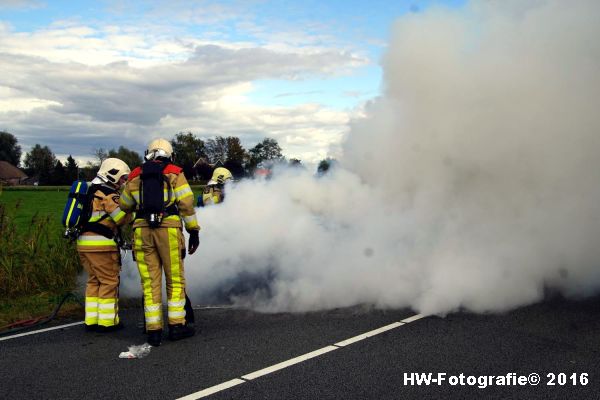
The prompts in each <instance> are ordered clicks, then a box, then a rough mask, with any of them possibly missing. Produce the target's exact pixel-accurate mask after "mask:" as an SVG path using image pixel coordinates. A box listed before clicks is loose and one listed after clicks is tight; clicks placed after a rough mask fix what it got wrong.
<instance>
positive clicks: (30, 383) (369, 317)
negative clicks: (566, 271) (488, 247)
mask: <svg viewBox="0 0 600 400" xmlns="http://www.w3.org/2000/svg"><path fill="white" fill-rule="evenodd" d="M599 305H600V299H598V298H595V299H588V300H585V301H565V300H561V299H556V300H553V301H547V302H544V303H541V304H536V305H532V306H528V307H524V308H521V309H518V310H515V311H513V312H510V313H506V314H502V315H473V314H465V313H458V314H452V315H449V316H447V317H445V318H439V317H427V318H422V319H419V320H416V321H413V322H410V323H407V324H403V325H400V326H396V325H394V327H393V329H390V330H387V331H385V332H383V333H379V334H377V335H374V336H371V337H368V338H365V339H364V340H360V341H357V342H355V343H352V344H348V345H346V346H342V345H339V342H341V341H344V340H346V339H349V338H352V337H355V336H356V335H360V334H363V333H365V332H369V331H372V330H375V329H377V328H381V327H383V326H388V325H390V324H392V323H395V322H399V321H402V320H403V319H405V318H407V317H411V316H413V315H414V314H415V313H414V312H412V311H410V310H385V311H383V310H373V309H371V308H368V307H353V308H347V309H336V310H331V311H324V312H314V313H306V314H260V313H254V312H251V311H248V310H240V309H227V308H222V309H198V310H196V319H197V322H198V323H199V325H201V327H202V332H201V334H199V335H197V336H194V337H193V338H190V339H186V340H182V341H179V342H169V341H168V340H165V341H164V342H163V345H162V346H161V347H159V348H153V349H152V350H151V353H150V354H149V355H148V356H147V357H145V358H142V359H119V358H118V355H119V353H120V352H122V351H126V350H127V349H128V347H129V346H131V345H133V344H142V343H143V342H144V336H143V335H142V334H141V332H140V329H139V328H138V327H137V326H136V325H137V324H138V322H139V321H140V319H141V310H137V309H130V310H125V311H124V312H123V313H122V319H123V320H124V321H125V323H126V324H127V327H126V329H124V330H122V331H119V332H116V333H113V334H104V335H101V334H97V333H86V332H84V331H83V327H82V326H81V325H76V326H73V327H69V328H65V329H59V330H54V331H49V332H44V333H39V334H35V335H30V336H24V337H18V338H13V339H8V340H3V341H0V398H3V399H4V398H6V399H107V398H110V399H137V398H140V399H176V398H180V397H183V396H186V395H190V394H193V393H197V392H198V391H201V390H203V389H206V388H210V387H213V386H215V385H219V384H221V383H223V382H228V381H231V380H232V379H238V380H239V382H240V384H239V385H237V386H234V387H231V388H229V389H226V390H222V391H219V392H217V393H215V394H213V395H211V396H210V397H209V398H211V399H287V398H293V399H399V398H403V399H404V398H408V399H413V398H414V399H422V398H446V399H454V398H457V399H458V398H461V399H462V398H474V397H477V398H528V399H536V398H540V399H542V398H543V399H553V398H556V399H558V398H561V399H563V398H586V399H592V398H600V357H599V350H600V307H599ZM63 322H69V321H63ZM336 343H337V344H338V345H339V346H333V347H331V348H330V349H332V351H329V352H326V353H324V354H321V355H318V356H316V357H314V358H311V359H308V360H305V361H303V362H299V363H297V364H295V365H292V366H289V367H287V368H284V369H280V370H278V371H275V372H272V373H269V374H267V375H264V376H261V377H258V378H256V379H240V378H241V377H244V376H245V377H248V374H250V373H252V372H255V371H259V370H261V369H264V368H266V367H269V366H272V365H275V364H278V363H280V362H283V361H286V360H290V359H293V358H295V357H298V356H301V355H304V354H307V353H310V352H313V351H315V350H318V349H323V348H328V347H327V346H332V345H335V344H336ZM411 373H432V374H433V375H432V377H433V378H437V377H438V373H440V374H443V373H445V374H446V375H443V377H444V381H443V382H441V383H440V384H437V383H435V384H433V383H432V384H430V385H429V386H427V385H425V384H424V383H422V384H421V385H418V384H417V382H416V377H415V379H414V380H413V384H411V383H410V381H409V380H406V378H405V377H410V376H412V375H410V374H411ZM510 373H515V374H516V375H515V377H518V376H523V377H524V378H523V379H526V378H527V377H529V376H530V374H532V373H537V374H539V377H540V380H541V381H540V383H539V384H538V385H537V386H532V385H530V384H526V385H522V386H521V385H510V386H508V385H505V386H498V384H497V383H495V384H494V385H492V386H487V387H485V388H479V387H477V385H476V386H469V385H468V379H474V378H468V377H469V376H473V377H479V376H483V375H485V376H494V377H498V376H504V377H506V376H507V374H510ZM561 373H562V374H564V375H560V374H561ZM460 374H463V376H464V377H463V379H462V381H463V382H464V383H465V385H460V379H461V378H460ZM549 374H555V378H554V380H553V382H554V383H555V385H548V383H552V380H551V378H552V375H549ZM573 374H575V375H573ZM582 374H587V375H582ZM479 379H482V378H479ZM496 379H498V378H492V380H493V381H494V382H498V381H497V380H496ZM515 379H516V378H515ZM450 381H452V382H453V383H455V384H454V385H452V384H450ZM561 383H563V385H561ZM583 383H585V385H583Z"/></svg>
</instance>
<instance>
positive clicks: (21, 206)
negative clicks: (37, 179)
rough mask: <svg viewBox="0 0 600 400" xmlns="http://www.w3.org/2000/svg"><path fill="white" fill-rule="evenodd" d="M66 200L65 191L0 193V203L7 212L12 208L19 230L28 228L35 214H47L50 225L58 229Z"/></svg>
mask: <svg viewBox="0 0 600 400" xmlns="http://www.w3.org/2000/svg"><path fill="white" fill-rule="evenodd" d="M66 200H67V192H66V191H33V190H27V191H25V190H19V191H8V190H3V191H2V194H0V203H1V204H4V205H5V206H6V209H7V210H8V211H9V212H11V211H12V210H14V216H15V224H16V226H17V229H18V230H19V231H20V232H23V231H24V230H26V229H28V228H29V227H30V226H31V222H32V220H33V219H34V217H36V216H38V217H43V216H49V217H50V218H49V221H50V223H51V225H52V226H53V227H56V228H57V229H59V228H60V227H61V222H60V219H61V217H62V213H63V209H64V207H65V202H66ZM59 231H60V229H59Z"/></svg>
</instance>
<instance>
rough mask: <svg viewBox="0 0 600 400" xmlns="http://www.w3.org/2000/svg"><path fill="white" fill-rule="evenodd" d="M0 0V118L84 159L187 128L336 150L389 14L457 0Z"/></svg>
mask: <svg viewBox="0 0 600 400" xmlns="http://www.w3.org/2000/svg"><path fill="white" fill-rule="evenodd" d="M123 3H124V2H117V1H109V0H107V1H76V2H74V1H42V0H0V70H1V71H2V73H1V74H0V130H3V131H8V132H11V133H12V134H14V135H15V136H16V137H17V139H18V140H19V143H20V144H21V146H22V147H23V150H24V151H27V150H28V149H29V148H31V147H32V146H33V145H34V144H36V143H40V144H42V145H48V146H49V147H50V148H51V149H52V151H53V152H54V153H55V154H56V155H57V156H58V157H59V158H65V157H66V156H67V155H68V154H72V155H73V156H74V157H75V158H76V159H77V160H78V161H80V162H83V161H87V160H90V159H92V154H93V152H94V149H97V148H104V149H111V148H117V147H118V146H120V145H123V146H125V147H128V148H131V149H134V150H137V151H139V152H143V150H144V148H145V145H146V144H147V143H148V142H149V140H150V139H152V138H156V137H167V138H171V137H173V136H174V135H175V134H176V133H178V132H182V131H183V132H187V131H191V132H193V133H194V134H196V135H198V136H200V137H203V138H209V137H214V136H215V135H221V136H238V137H240V139H241V140H242V143H243V144H244V145H245V146H246V148H250V147H252V146H254V145H255V144H256V143H257V142H259V141H260V140H262V139H263V138H265V137H270V138H274V139H276V140H277V141H278V143H279V144H280V146H281V147H282V148H283V152H284V155H286V156H287V157H288V158H299V159H301V160H303V162H304V163H316V162H318V161H319V160H321V159H323V158H325V157H328V156H332V157H339V156H340V152H341V148H342V143H343V141H344V138H345V137H346V135H347V133H348V131H349V126H350V123H351V121H353V120H355V119H360V118H362V117H363V116H364V111H365V105H366V104H368V103H369V102H370V101H372V100H373V99H374V98H376V97H377V96H379V95H380V93H381V89H382V88H381V86H382V84H381V81H382V69H381V58H382V55H383V54H384V53H385V51H386V49H387V46H388V44H387V43H388V41H389V36H390V32H391V28H392V25H393V23H394V21H395V20H396V19H397V18H400V17H402V16H405V15H407V14H411V13H412V14H418V13H423V12H426V11H427V10H430V9H432V8H436V7H442V8H449V9H460V8H461V7H463V6H464V5H463V0H445V1H435V0H428V1H424V0H401V1H393V2H392V1H370V2H364V1H338V0H332V1H326V2H323V1H313V0H309V1H302V2H295V1H294V2H292V1H290V2H284V1H267V0H248V1H177V0H176V1H142V2H140V1H132V2H126V5H124V4H123Z"/></svg>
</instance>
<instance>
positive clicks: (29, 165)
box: [25, 144, 56, 185]
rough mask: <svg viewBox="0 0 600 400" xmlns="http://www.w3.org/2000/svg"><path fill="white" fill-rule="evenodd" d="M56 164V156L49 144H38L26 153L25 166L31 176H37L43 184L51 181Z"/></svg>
mask: <svg viewBox="0 0 600 400" xmlns="http://www.w3.org/2000/svg"><path fill="white" fill-rule="evenodd" d="M55 165H56V157H54V154H53V153H52V151H51V150H50V148H49V147H48V146H44V147H42V146H40V145H39V144H36V145H35V146H33V148H32V149H31V151H30V152H29V153H27V154H25V168H26V169H27V171H28V174H29V176H36V177H37V178H38V182H39V184H41V185H44V184H48V183H51V181H52V179H51V178H52V173H53V172H54V166H55Z"/></svg>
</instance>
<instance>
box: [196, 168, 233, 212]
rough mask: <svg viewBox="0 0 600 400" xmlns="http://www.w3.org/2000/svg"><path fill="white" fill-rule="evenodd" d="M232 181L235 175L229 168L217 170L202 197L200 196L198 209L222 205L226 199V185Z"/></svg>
mask: <svg viewBox="0 0 600 400" xmlns="http://www.w3.org/2000/svg"><path fill="white" fill-rule="evenodd" d="M232 179H233V175H231V172H230V171H229V170H228V169H227V168H224V167H218V168H215V170H214V171H213V174H212V178H211V179H210V181H208V183H207V184H206V186H205V187H204V192H203V193H202V197H200V196H198V207H204V206H207V205H209V204H219V203H222V202H223V200H224V199H225V184H226V183H227V182H228V181H230V180H232Z"/></svg>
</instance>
